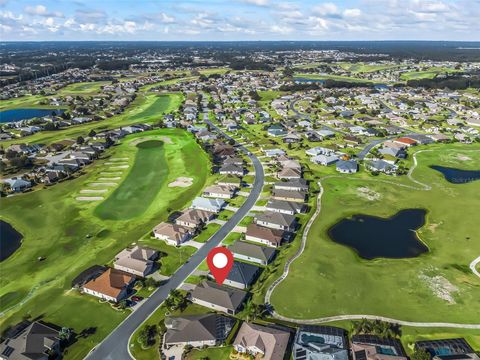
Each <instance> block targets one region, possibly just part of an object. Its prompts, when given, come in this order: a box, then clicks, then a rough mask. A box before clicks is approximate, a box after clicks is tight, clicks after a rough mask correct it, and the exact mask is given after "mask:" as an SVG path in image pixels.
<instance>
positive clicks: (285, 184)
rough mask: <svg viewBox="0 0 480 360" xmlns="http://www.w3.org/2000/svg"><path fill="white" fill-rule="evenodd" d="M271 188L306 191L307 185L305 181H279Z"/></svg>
mask: <svg viewBox="0 0 480 360" xmlns="http://www.w3.org/2000/svg"><path fill="white" fill-rule="evenodd" d="M273 187H274V189H275V190H293V191H308V184H307V181H306V180H305V179H291V180H287V181H279V182H277V183H275V184H274V185H273Z"/></svg>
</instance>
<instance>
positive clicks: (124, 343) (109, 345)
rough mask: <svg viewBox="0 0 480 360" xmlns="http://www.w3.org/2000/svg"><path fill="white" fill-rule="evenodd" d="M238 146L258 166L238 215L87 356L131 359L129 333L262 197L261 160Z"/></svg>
mask: <svg viewBox="0 0 480 360" xmlns="http://www.w3.org/2000/svg"><path fill="white" fill-rule="evenodd" d="M207 119H208V113H204V120H205V122H206V123H207V124H209V125H210V126H211V127H213V128H215V129H217V130H218V131H219V132H221V133H222V134H223V135H225V136H226V137H227V138H229V139H231V138H230V137H229V136H228V135H226V134H225V133H223V131H222V130H220V129H219V128H218V127H217V126H215V125H213V124H212V123H211V122H210V121H208V120H207ZM235 145H236V147H237V149H239V150H240V151H242V152H244V153H245V154H247V155H248V157H249V158H250V159H251V160H252V163H253V166H254V168H255V181H254V183H253V186H252V190H251V192H250V195H249V196H248V198H247V199H246V201H245V203H244V204H243V205H242V206H241V207H240V208H239V210H238V211H237V212H235V214H233V216H232V217H231V218H230V219H229V220H228V221H227V222H226V223H225V224H224V225H223V226H222V227H221V228H220V229H219V230H218V231H217V232H216V233H215V234H214V235H213V236H212V237H211V238H210V239H209V241H208V242H206V243H205V245H204V246H202V247H201V248H200V249H199V250H198V251H197V252H196V253H195V254H193V255H192V257H190V259H189V260H188V261H187V262H186V263H185V264H184V265H183V266H181V267H180V268H179V269H178V270H177V271H176V272H175V274H173V275H172V276H171V277H170V279H169V280H168V282H167V283H166V284H164V285H162V286H160V287H159V288H158V289H157V290H155V292H154V293H153V294H152V295H151V296H150V297H149V298H148V299H146V300H145V301H144V302H143V304H142V305H141V306H139V307H138V308H137V309H136V310H135V311H134V312H133V313H131V314H130V315H129V316H128V317H127V318H126V319H125V320H124V321H123V322H122V323H121V324H120V325H118V327H117V328H116V329H115V330H113V331H112V332H111V333H110V335H109V336H108V337H106V338H105V339H104V340H103V341H102V342H101V343H100V344H99V345H97V346H96V347H95V348H94V349H93V350H92V351H91V352H90V353H89V354H88V355H87V356H86V357H85V359H88V360H129V359H132V356H131V355H130V353H129V351H128V346H129V339H130V336H131V335H132V334H133V333H134V332H135V331H136V330H137V328H138V327H139V326H140V325H141V324H142V323H143V322H144V321H145V320H146V319H148V317H149V316H150V315H151V314H152V313H153V312H154V311H155V310H156V309H157V308H158V307H159V306H160V305H161V304H162V303H163V302H164V301H165V299H166V298H167V297H168V295H169V294H170V291H171V290H173V289H177V288H179V287H180V286H181V285H182V283H183V282H184V281H185V279H186V278H187V277H188V276H189V275H190V274H191V273H192V272H193V271H195V269H196V268H197V267H198V266H199V265H200V263H201V262H202V261H203V260H204V259H205V258H206V257H207V254H208V252H209V251H210V250H211V249H213V248H215V247H216V246H218V245H219V244H220V243H221V242H222V241H223V239H225V237H226V236H227V235H228V234H229V233H230V232H231V231H232V230H233V229H234V228H235V226H236V225H237V224H238V223H239V222H240V221H241V220H242V219H243V217H244V216H245V215H246V214H247V213H248V212H249V211H250V210H251V209H252V207H253V206H254V205H255V203H256V202H257V200H258V197H259V196H260V193H261V192H262V188H263V182H264V173H263V167H262V164H261V163H260V161H259V160H258V159H257V157H256V156H255V155H253V154H252V153H250V152H249V151H248V150H247V149H246V148H245V147H243V146H241V145H239V144H238V143H235Z"/></svg>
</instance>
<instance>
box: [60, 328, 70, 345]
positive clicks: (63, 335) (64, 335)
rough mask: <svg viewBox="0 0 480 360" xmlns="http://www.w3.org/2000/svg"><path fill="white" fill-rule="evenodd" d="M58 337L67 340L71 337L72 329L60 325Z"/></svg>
mask: <svg viewBox="0 0 480 360" xmlns="http://www.w3.org/2000/svg"><path fill="white" fill-rule="evenodd" d="M58 337H59V338H60V340H62V341H65V342H68V341H69V340H70V338H71V337H72V329H71V328H68V327H62V330H60V332H59V334H58Z"/></svg>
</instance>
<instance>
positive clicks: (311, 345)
mask: <svg viewBox="0 0 480 360" xmlns="http://www.w3.org/2000/svg"><path fill="white" fill-rule="evenodd" d="M293 359H294V360H348V340H347V333H346V331H345V330H344V329H340V328H337V327H332V326H303V327H301V328H299V329H298V330H297V333H296V334H295V340H294V343H293Z"/></svg>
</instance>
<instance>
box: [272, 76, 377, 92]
mask: <svg viewBox="0 0 480 360" xmlns="http://www.w3.org/2000/svg"><path fill="white" fill-rule="evenodd" d="M374 86H375V84H372V83H371V82H360V81H359V82H353V81H342V80H332V79H328V80H325V81H324V82H321V83H320V82H309V83H293V84H285V85H282V86H280V91H304V90H316V89H321V88H328V89H334V88H357V87H371V88H373V87H374Z"/></svg>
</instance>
